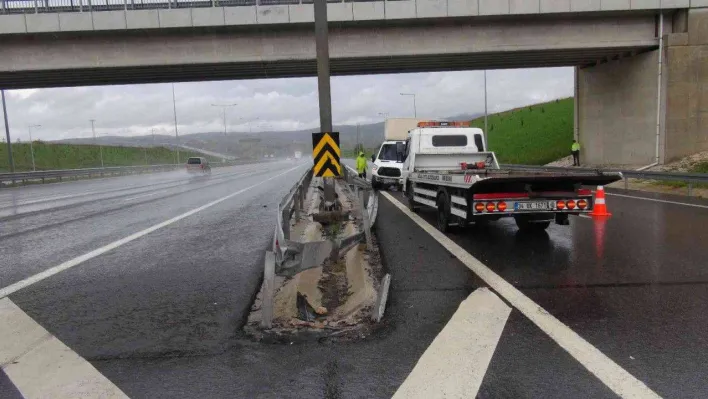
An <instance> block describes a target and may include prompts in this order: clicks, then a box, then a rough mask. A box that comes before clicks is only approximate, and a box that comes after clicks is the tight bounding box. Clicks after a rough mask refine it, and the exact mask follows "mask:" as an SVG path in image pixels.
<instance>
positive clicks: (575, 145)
mask: <svg viewBox="0 0 708 399" xmlns="http://www.w3.org/2000/svg"><path fill="white" fill-rule="evenodd" d="M570 150H571V151H580V143H573V145H571V146H570Z"/></svg>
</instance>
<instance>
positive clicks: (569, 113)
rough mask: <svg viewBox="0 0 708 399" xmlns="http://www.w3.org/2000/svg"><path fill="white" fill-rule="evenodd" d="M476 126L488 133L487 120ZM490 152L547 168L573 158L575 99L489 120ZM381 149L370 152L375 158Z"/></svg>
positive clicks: (348, 153) (346, 152) (348, 154)
mask: <svg viewBox="0 0 708 399" xmlns="http://www.w3.org/2000/svg"><path fill="white" fill-rule="evenodd" d="M471 122H472V126H475V127H479V128H481V129H484V117H481V118H477V119H475V120H473V121H471ZM488 124H489V132H488V134H487V137H488V139H487V140H488V141H489V148H490V149H491V150H492V151H494V152H495V153H496V154H497V158H498V159H499V162H500V163H514V164H524V165H545V164H547V163H549V162H553V161H555V160H557V159H560V158H563V157H565V156H568V155H570V145H571V144H572V143H573V99H572V98H564V99H562V100H554V101H551V102H547V103H542V104H536V105H531V106H528V107H522V108H517V109H513V110H509V111H505V112H500V113H498V114H491V115H489V117H488ZM376 150H378V149H373V148H372V149H366V151H365V153H366V156H367V159H368V158H371V154H373V153H374V152H375V151H376ZM342 158H356V153H355V151H354V150H353V149H343V151H342Z"/></svg>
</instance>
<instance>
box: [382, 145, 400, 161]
mask: <svg viewBox="0 0 708 399" xmlns="http://www.w3.org/2000/svg"><path fill="white" fill-rule="evenodd" d="M379 159H380V160H382V161H398V160H399V159H398V154H396V145H395V144H384V145H383V146H381V151H380V152H379Z"/></svg>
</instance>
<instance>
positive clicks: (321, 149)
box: [312, 132, 342, 177]
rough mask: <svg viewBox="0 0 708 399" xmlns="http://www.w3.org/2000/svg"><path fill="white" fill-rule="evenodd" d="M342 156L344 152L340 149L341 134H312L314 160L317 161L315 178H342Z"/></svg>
mask: <svg viewBox="0 0 708 399" xmlns="http://www.w3.org/2000/svg"><path fill="white" fill-rule="evenodd" d="M340 155H342V151H341V150H340V149H339V133H337V132H327V133H312V158H313V159H314V160H315V166H314V168H313V172H314V174H315V176H318V177H335V176H341V175H342V164H341V163H340V162H339V157H340Z"/></svg>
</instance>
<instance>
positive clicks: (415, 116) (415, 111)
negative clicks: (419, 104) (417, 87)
mask: <svg viewBox="0 0 708 399" xmlns="http://www.w3.org/2000/svg"><path fill="white" fill-rule="evenodd" d="M401 95H402V96H411V97H413V117H414V118H418V109H417V108H416V106H415V93H401Z"/></svg>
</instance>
